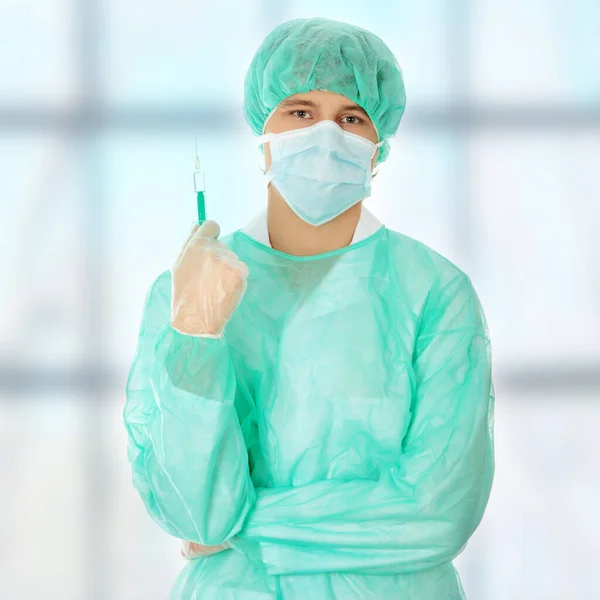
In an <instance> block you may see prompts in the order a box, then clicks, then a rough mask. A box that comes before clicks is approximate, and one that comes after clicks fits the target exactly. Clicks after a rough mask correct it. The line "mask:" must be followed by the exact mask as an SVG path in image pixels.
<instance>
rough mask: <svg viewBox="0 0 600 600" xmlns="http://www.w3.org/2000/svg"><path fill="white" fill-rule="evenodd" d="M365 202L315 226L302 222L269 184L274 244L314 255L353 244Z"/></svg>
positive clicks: (282, 249)
mask: <svg viewBox="0 0 600 600" xmlns="http://www.w3.org/2000/svg"><path fill="white" fill-rule="evenodd" d="M361 209H362V202H359V203H357V204H355V205H354V206H352V207H351V208H349V209H348V210H347V211H346V212H343V213H342V214H341V215H339V216H338V217H336V218H335V219H332V220H331V221H329V222H327V223H324V224H323V225H319V226H318V227H315V226H314V225H310V224H309V223H306V221H303V220H302V219H301V218H300V217H299V216H298V215H296V213H295V212H294V211H293V210H292V209H291V208H290V207H289V206H288V205H287V203H286V202H285V200H284V199H283V198H282V197H281V194H280V193H279V192H278V191H277V189H276V188H275V187H274V186H273V185H269V187H268V209H267V225H268V228H269V238H270V241H271V246H272V247H273V248H274V249H275V250H279V251H280V252H285V253H286V254H291V255H293V256H313V255H315V254H323V253H324V252H331V251H333V250H339V249H340V248H345V247H346V246H348V245H350V243H351V242H352V238H353V237H354V232H355V231H356V226H357V225H358V220H359V219H360V213H361Z"/></svg>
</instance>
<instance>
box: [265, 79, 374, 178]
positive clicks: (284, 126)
mask: <svg viewBox="0 0 600 600" xmlns="http://www.w3.org/2000/svg"><path fill="white" fill-rule="evenodd" d="M321 121H333V122H334V123H337V124H338V125H339V126H340V127H341V128H342V129H344V130H345V131H349V132H350V133H354V134H356V135H360V136H361V137H364V138H365V139H367V140H369V141H370V142H373V143H374V144H376V143H377V142H378V141H379V140H378V139H377V132H376V131H375V127H374V125H373V122H372V121H371V119H369V117H368V115H367V113H366V112H365V111H364V110H363V109H362V108H361V107H360V106H358V105H357V104H355V103H354V102H352V101H351V100H348V98H346V96H342V95H341V94H335V93H334V92H324V91H320V90H313V91H310V92H305V93H303V94H294V95H293V96H289V97H288V98H286V99H285V100H284V101H283V102H281V104H280V105H279V106H278V107H277V110H276V111H275V112H274V113H273V114H272V115H271V118H270V119H269V121H268V123H267V127H266V128H265V133H283V132H284V131H291V130H292V129H301V128H302V127H310V126H311V125H316V124H317V123H319V122H321ZM264 150H265V169H266V170H267V171H268V170H269V169H270V168H271V148H270V146H269V144H268V143H266V144H265V145H264ZM378 154H379V148H378V149H377V152H375V156H373V159H372V161H371V170H372V169H373V167H374V166H375V161H376V160H377V155H378Z"/></svg>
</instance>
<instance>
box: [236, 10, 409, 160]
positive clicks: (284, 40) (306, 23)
mask: <svg viewBox="0 0 600 600" xmlns="http://www.w3.org/2000/svg"><path fill="white" fill-rule="evenodd" d="M244 87H245V89H244V115H245V117H246V121H247V122H248V124H249V125H250V127H251V128H252V131H253V132H254V133H255V134H257V135H260V134H262V133H263V128H264V125H265V123H266V121H267V118H268V117H269V116H270V114H271V112H272V111H273V110H274V109H275V108H276V107H277V106H278V105H279V103H280V102H281V101H282V100H284V99H285V98H287V97H288V96H292V95H293V94H299V93H303V92H309V91H311V90H327V91H329V92H335V93H337V94H342V95H343V96H346V97H347V98H349V99H350V100H352V101H353V102H355V103H356V104H358V105H359V106H361V107H362V108H363V109H364V110H365V111H366V113H367V114H368V115H369V117H370V118H371V120H372V121H373V124H374V125H375V127H376V128H377V131H378V133H379V139H380V141H381V140H387V139H388V138H389V137H391V136H393V135H394V134H395V133H396V130H397V129H398V125H399V124H400V119H401V118H402V114H403V112H404V107H405V105H406V92H405V90H404V82H403V80H402V71H401V70H400V67H399V66H398V61H397V60H396V58H395V56H394V55H393V54H392V52H391V50H390V49H389V48H388V47H387V46H386V45H385V43H384V42H383V41H382V40H381V39H380V38H378V37H377V36H376V35H374V34H372V33H371V32H369V31H366V30H365V29H361V28H360V27H355V26H354V25H349V24H348V23H341V22H339V21H332V20H330V19H294V20H293V21H288V22H286V23H282V24H281V25H279V26H278V27H276V28H275V29H274V30H273V31H272V32H271V33H270V34H269V35H268V36H267V37H266V39H265V41H264V42H263V44H262V46H261V47H260V48H259V49H258V51H257V52H256V54H255V55H254V58H253V59H252V63H251V64H250V68H249V69H248V73H247V74H246V80H245V84H244ZM389 150H390V148H389V143H388V142H387V141H386V142H385V143H384V144H383V146H382V147H381V150H380V152H379V157H378V159H377V162H382V161H384V160H385V159H386V158H387V156H388V154H389Z"/></svg>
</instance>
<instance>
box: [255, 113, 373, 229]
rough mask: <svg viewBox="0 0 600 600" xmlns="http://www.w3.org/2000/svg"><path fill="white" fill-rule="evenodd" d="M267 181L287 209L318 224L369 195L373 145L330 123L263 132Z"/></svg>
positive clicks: (308, 221)
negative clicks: (268, 156)
mask: <svg viewBox="0 0 600 600" xmlns="http://www.w3.org/2000/svg"><path fill="white" fill-rule="evenodd" d="M259 142H260V143H261V144H264V143H265V142H269V143H270V149H271V159H272V162H271V168H270V169H269V171H268V172H267V178H268V180H269V181H270V182H271V183H273V185H274V186H275V187H276V188H277V190H278V191H279V193H280V194H281V196H282V197H283V199H284V200H285V201H286V202H287V204H288V205H289V206H290V208H291V209H292V210H293V211H294V212H295V213H296V214H297V215H298V216H299V217H300V218H301V219H303V220H304V221H306V222H307V223H310V224H311V225H322V224H323V223H327V222H328V221H331V220H332V219H335V217H337V216H338V215H341V214H342V213H343V212H345V211H346V210H348V209H349V208H350V207H351V206H354V205H355V204H356V203H357V202H360V201H361V200H363V199H364V198H367V197H369V196H370V195H371V178H372V173H371V160H372V159H373V156H375V152H376V151H377V148H378V147H379V146H381V145H382V144H383V142H380V143H379V144H374V143H373V142H370V141H369V140H367V139H365V138H363V137H361V136H359V135H356V134H354V133H348V132H347V131H344V130H343V129H342V128H341V127H339V126H338V125H336V124H335V123H334V122H333V121H321V122H320V123H317V124H316V125H312V126H311V127H304V128H302V129H293V130H292V131H285V132H283V133H267V134H266V135H263V136H262V137H261V138H260V139H259Z"/></svg>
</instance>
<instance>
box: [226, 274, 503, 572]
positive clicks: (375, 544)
mask: <svg viewBox="0 0 600 600" xmlns="http://www.w3.org/2000/svg"><path fill="white" fill-rule="evenodd" d="M440 288H441V289H440ZM421 314H422V318H421V326H420V327H419V331H418V334H417V336H416V340H415V347H414V353H413V369H414V372H415V376H416V386H415V392H414V394H413V398H412V404H411V420H410V426H409V428H408V431H407V433H406V435H405V438H404V440H403V450H402V454H401V455H400V456H399V457H398V459H397V461H396V463H395V464H393V465H391V466H390V468H389V469H388V470H386V471H384V472H382V474H381V476H380V478H379V480H377V481H371V480H353V481H335V480H327V481H321V482H317V483H311V484H308V485H304V486H300V487H295V488H287V489H277V488H274V489H264V488H263V489H260V488H259V489H258V490H257V491H258V496H257V501H256V504H255V505H254V507H253V508H252V510H251V511H250V513H249V516H248V519H247V521H246V523H245V525H244V527H243V529H242V531H241V532H240V533H239V534H238V536H237V537H235V538H234V539H233V540H232V542H231V544H232V546H233V547H234V548H236V549H237V550H238V551H241V552H244V553H246V554H247V555H248V556H249V557H251V558H253V559H255V560H256V561H258V562H261V563H262V564H264V565H265V566H266V568H267V571H268V572H269V573H270V574H273V575H277V574H290V573H315V572H334V571H352V572H358V573H365V574H396V573H409V572H414V571H419V570H424V569H428V568H433V567H436V566H438V565H441V564H443V563H447V562H449V561H451V560H452V559H453V558H454V557H455V556H456V555H457V554H459V553H460V551H461V550H462V548H463V547H464V546H465V544H466V543H467V540H468V539H469V537H470V536H471V535H472V534H473V532H474V531H475V529H476V528H477V526H478V524H479V522H480V521H481V518H482V516H483V512H484V510H485V507H486V504H487V500H488V497H489V493H490V489H491V484H492V479H493V471H494V457H493V441H492V429H493V404H494V390H493V384H492V380H491V351H490V342H489V339H488V334H487V325H486V321H485V316H484V313H483V310H482V308H481V305H480V303H479V300H478V297H477V295H476V293H475V291H474V290H473V287H472V285H471V282H470V281H469V279H468V278H467V277H466V276H465V275H464V274H462V273H461V275H460V276H459V277H456V278H454V279H453V280H452V281H450V282H449V283H447V284H444V285H443V286H441V285H440V286H438V288H437V290H436V291H434V290H432V291H431V292H430V294H429V296H428V300H427V301H426V302H425V308H424V309H423V311H422V313H421Z"/></svg>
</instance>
